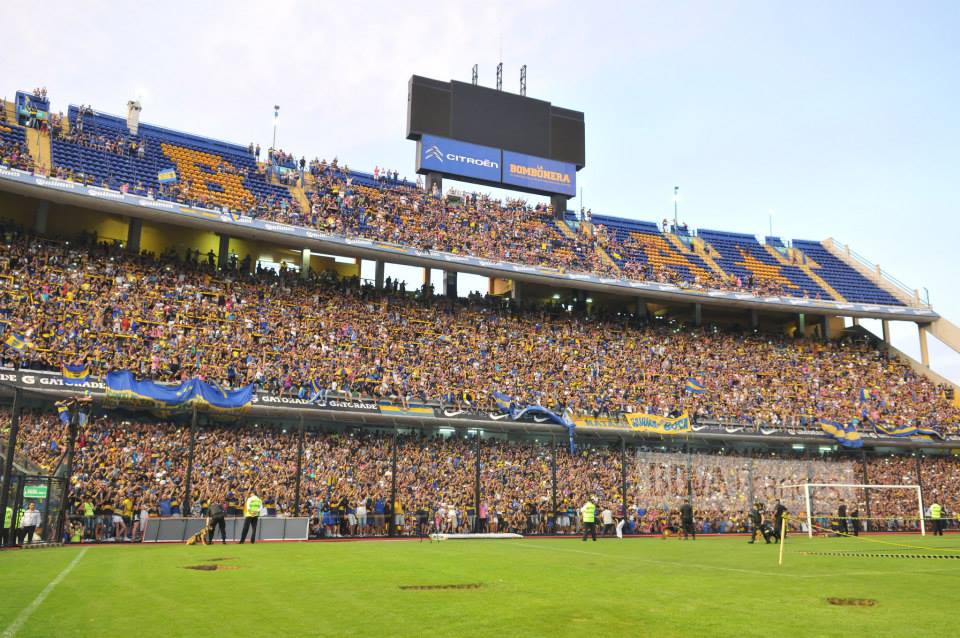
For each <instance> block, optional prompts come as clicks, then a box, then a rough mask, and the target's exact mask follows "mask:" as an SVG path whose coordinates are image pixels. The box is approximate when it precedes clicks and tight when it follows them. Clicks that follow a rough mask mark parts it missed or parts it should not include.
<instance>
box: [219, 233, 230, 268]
mask: <svg viewBox="0 0 960 638" xmlns="http://www.w3.org/2000/svg"><path fill="white" fill-rule="evenodd" d="M219 237H220V249H219V251H218V252H217V267H218V268H226V267H227V265H228V264H229V263H230V235H220V236H219Z"/></svg>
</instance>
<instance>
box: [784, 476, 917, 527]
mask: <svg viewBox="0 0 960 638" xmlns="http://www.w3.org/2000/svg"><path fill="white" fill-rule="evenodd" d="M779 491H780V499H781V500H782V501H783V503H784V504H785V505H786V507H787V508H788V509H789V510H790V514H791V517H792V521H793V524H792V525H791V527H793V528H794V529H795V530H799V531H802V532H805V533H806V534H807V535H808V536H810V537H811V538H812V537H813V536H814V535H834V534H839V535H843V534H849V535H856V534H859V533H860V532H920V534H921V535H922V536H926V526H925V525H924V520H923V496H922V494H921V491H920V486H919V485H867V484H861V483H800V484H797V485H784V486H781V487H780V490H779Z"/></svg>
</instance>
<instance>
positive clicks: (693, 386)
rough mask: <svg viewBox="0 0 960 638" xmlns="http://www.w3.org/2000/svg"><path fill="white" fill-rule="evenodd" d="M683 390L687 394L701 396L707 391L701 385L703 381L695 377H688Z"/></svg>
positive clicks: (705, 387)
mask: <svg viewBox="0 0 960 638" xmlns="http://www.w3.org/2000/svg"><path fill="white" fill-rule="evenodd" d="M685 390H686V391H687V394H703V393H704V392H706V391H707V386H705V385H704V384H703V380H702V379H699V378H697V377H689V378H688V379H687V385H686V388H685Z"/></svg>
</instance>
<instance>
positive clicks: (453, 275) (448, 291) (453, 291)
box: [443, 270, 458, 299]
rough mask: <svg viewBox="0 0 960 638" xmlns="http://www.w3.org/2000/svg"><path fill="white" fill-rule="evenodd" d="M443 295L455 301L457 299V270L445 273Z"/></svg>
mask: <svg viewBox="0 0 960 638" xmlns="http://www.w3.org/2000/svg"><path fill="white" fill-rule="evenodd" d="M443 294H444V295H446V296H447V297H451V298H453V299H456V298H457V296H458V293H457V272H456V271H455V270H445V271H443Z"/></svg>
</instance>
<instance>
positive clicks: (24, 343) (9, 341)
mask: <svg viewBox="0 0 960 638" xmlns="http://www.w3.org/2000/svg"><path fill="white" fill-rule="evenodd" d="M3 344H4V345H5V346H7V347H8V348H12V349H13V350H16V351H17V352H26V351H27V350H29V349H30V348H32V347H33V342H32V341H30V340H29V339H27V338H26V337H24V336H23V335H21V334H17V333H16V332H11V333H10V334H8V335H7V336H6V338H5V339H4V340H3Z"/></svg>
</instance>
